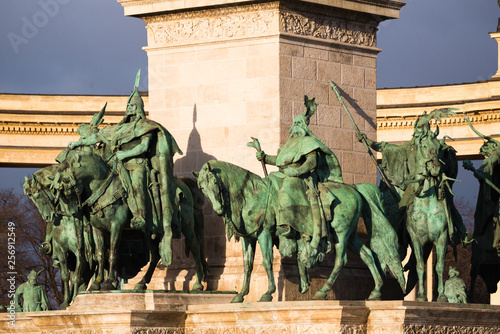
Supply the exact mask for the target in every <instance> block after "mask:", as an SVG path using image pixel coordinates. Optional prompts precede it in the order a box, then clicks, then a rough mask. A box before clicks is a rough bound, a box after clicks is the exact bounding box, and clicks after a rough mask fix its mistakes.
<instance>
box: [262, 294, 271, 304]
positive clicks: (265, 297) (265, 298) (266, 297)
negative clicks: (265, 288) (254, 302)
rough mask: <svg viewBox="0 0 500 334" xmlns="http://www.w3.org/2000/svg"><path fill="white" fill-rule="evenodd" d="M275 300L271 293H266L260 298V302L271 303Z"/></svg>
mask: <svg viewBox="0 0 500 334" xmlns="http://www.w3.org/2000/svg"><path fill="white" fill-rule="evenodd" d="M272 300H273V296H272V295H271V294H269V293H265V294H263V295H262V297H260V299H259V302H270V301H272Z"/></svg>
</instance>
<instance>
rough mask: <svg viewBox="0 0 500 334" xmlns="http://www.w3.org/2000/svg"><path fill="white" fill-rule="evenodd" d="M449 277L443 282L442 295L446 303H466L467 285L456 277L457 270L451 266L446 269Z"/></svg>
mask: <svg viewBox="0 0 500 334" xmlns="http://www.w3.org/2000/svg"><path fill="white" fill-rule="evenodd" d="M448 273H449V275H450V278H449V279H448V280H447V281H446V283H445V284H444V295H445V296H446V298H447V299H448V303H456V304H467V286H466V285H465V283H464V281H463V280H462V279H460V278H458V275H459V272H458V270H456V269H455V268H453V267H450V269H449V270H448Z"/></svg>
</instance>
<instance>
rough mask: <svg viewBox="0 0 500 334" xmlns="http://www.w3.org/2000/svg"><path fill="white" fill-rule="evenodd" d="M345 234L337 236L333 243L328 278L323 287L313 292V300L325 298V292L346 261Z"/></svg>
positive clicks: (331, 285)
mask: <svg viewBox="0 0 500 334" xmlns="http://www.w3.org/2000/svg"><path fill="white" fill-rule="evenodd" d="M346 239H347V235H344V237H343V238H339V242H337V243H336V244H335V265H334V266H333V270H332V272H331V274H330V277H328V280H327V281H326V283H325V284H324V285H323V287H322V288H321V289H320V290H319V291H318V292H316V293H315V294H314V296H313V299H314V300H320V299H326V293H327V292H328V291H330V290H331V289H332V287H333V284H334V283H335V280H336V279H337V277H338V276H339V274H340V272H341V271H342V268H344V266H345V264H346V263H347V244H346V242H347V240H346Z"/></svg>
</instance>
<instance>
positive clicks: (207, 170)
mask: <svg viewBox="0 0 500 334" xmlns="http://www.w3.org/2000/svg"><path fill="white" fill-rule="evenodd" d="M193 175H194V176H195V177H196V178H197V180H198V181H197V183H198V188H200V190H201V191H202V192H203V194H204V195H205V196H206V197H207V198H208V199H209V200H210V202H211V203H212V206H213V208H214V211H215V212H216V213H217V214H218V215H219V216H221V215H223V214H224V201H223V195H222V184H221V181H220V179H219V178H218V176H217V174H216V173H215V171H214V170H213V168H212V165H210V162H207V163H206V164H205V165H203V167H202V168H201V170H200V172H199V173H196V172H193Z"/></svg>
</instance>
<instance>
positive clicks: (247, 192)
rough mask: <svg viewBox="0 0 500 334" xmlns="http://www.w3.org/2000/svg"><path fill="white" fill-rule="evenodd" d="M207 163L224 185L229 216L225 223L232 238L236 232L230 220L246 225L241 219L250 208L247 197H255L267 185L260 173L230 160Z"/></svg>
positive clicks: (229, 236)
mask: <svg viewBox="0 0 500 334" xmlns="http://www.w3.org/2000/svg"><path fill="white" fill-rule="evenodd" d="M207 164H209V165H210V166H211V168H212V173H214V174H216V175H217V177H218V178H219V179H220V181H221V186H222V187H223V196H225V198H224V211H225V212H226V216H227V217H224V223H225V225H226V232H227V237H228V239H229V240H231V237H232V235H233V234H234V233H233V230H232V226H231V225H232V224H231V223H230V222H229V221H232V223H234V224H235V225H240V226H241V225H244V223H242V220H241V219H242V213H243V211H244V210H245V209H246V210H248V208H247V204H249V203H250V202H247V199H248V198H251V199H255V198H256V196H255V193H256V189H257V188H258V187H267V185H266V182H265V181H264V179H262V178H261V177H260V176H259V175H257V174H255V173H252V172H251V171H249V170H247V169H245V168H242V167H239V166H236V165H233V164H231V163H229V162H225V161H219V160H211V161H209V162H208V163H207ZM263 200H265V199H263ZM237 238H238V237H237ZM237 240H238V239H237Z"/></svg>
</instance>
